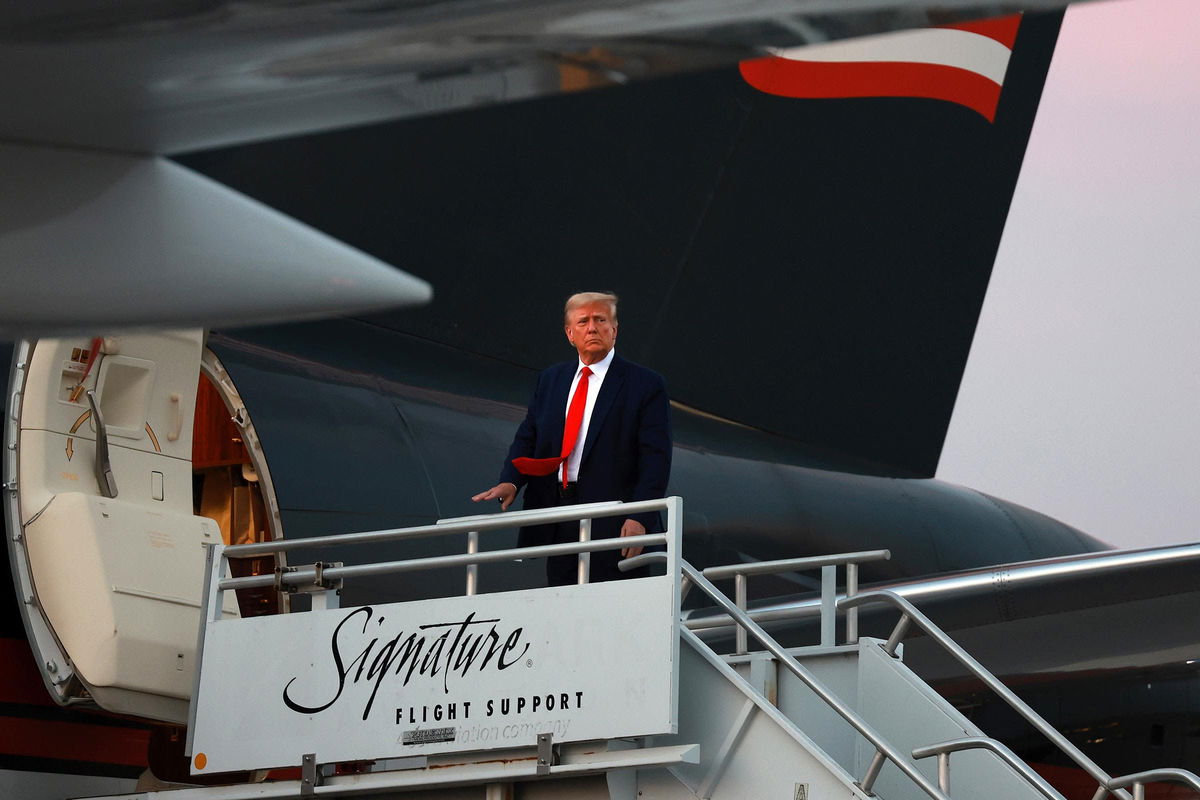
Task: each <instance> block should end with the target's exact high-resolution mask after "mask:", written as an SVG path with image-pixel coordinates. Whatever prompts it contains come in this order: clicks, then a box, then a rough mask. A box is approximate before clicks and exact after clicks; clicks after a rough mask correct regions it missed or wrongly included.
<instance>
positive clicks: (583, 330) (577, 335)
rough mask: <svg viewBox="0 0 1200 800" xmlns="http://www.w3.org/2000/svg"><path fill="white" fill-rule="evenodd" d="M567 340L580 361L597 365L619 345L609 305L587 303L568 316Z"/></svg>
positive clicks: (573, 310)
mask: <svg viewBox="0 0 1200 800" xmlns="http://www.w3.org/2000/svg"><path fill="white" fill-rule="evenodd" d="M566 329H567V340H568V341H569V342H570V343H571V344H572V345H574V346H575V349H576V350H577V351H578V352H579V360H580V361H582V362H583V363H585V364H595V363H596V362H597V361H600V360H601V359H603V358H604V357H605V356H606V355H608V351H609V350H612V349H613V345H614V344H616V343H617V323H616V322H615V321H614V320H613V318H612V309H611V308H609V305H608V303H605V302H599V303H587V304H585V305H582V306H579V307H578V308H573V309H571V311H570V313H568V314H567V325H566Z"/></svg>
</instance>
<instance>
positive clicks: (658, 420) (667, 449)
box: [632, 374, 671, 531]
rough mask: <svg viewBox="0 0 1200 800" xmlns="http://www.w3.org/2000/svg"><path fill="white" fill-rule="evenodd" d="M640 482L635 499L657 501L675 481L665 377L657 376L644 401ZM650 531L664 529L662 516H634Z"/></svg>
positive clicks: (639, 446)
mask: <svg viewBox="0 0 1200 800" xmlns="http://www.w3.org/2000/svg"><path fill="white" fill-rule="evenodd" d="M637 471H638V474H637V482H636V483H635V484H634V488H633V498H632V499H633V500H634V501H637V500H657V499H658V498H660V497H665V496H666V494H667V483H668V482H669V481H670V478H671V401H670V398H669V397H668V396H667V384H666V381H664V380H663V379H662V376H660V375H657V374H654V375H653V380H652V382H651V384H650V387H649V390H648V391H647V392H646V394H645V396H644V397H643V398H642V404H641V408H640V413H639V420H638V433H637ZM633 519H636V520H637V521H638V522H640V523H642V525H644V526H645V527H646V530H647V531H657V530H662V517H661V516H660V515H659V514H658V513H657V512H654V511H651V512H648V513H645V514H637V515H635V516H634V517H633Z"/></svg>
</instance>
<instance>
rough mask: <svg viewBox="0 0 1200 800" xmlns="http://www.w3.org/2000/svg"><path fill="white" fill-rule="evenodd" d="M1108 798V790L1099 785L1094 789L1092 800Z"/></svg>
mask: <svg viewBox="0 0 1200 800" xmlns="http://www.w3.org/2000/svg"><path fill="white" fill-rule="evenodd" d="M1106 797H1108V789H1107V788H1106V787H1105V786H1103V785H1101V786H1097V787H1096V793H1095V794H1094V795H1092V800H1104V798H1106Z"/></svg>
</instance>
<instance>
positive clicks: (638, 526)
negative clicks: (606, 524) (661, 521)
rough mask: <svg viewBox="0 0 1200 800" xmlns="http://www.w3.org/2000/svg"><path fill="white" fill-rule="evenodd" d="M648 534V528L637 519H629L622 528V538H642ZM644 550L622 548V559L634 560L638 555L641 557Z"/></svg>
mask: <svg viewBox="0 0 1200 800" xmlns="http://www.w3.org/2000/svg"><path fill="white" fill-rule="evenodd" d="M645 532H646V526H645V525H643V524H642V523H640V522H638V521H637V520H636V519H627V520H625V524H624V525H622V526H621V535H622V536H641V535H642V534H644V533H645ZM641 552H642V548H641V547H640V546H639V547H622V548H621V558H633V557H634V556H636V555H641Z"/></svg>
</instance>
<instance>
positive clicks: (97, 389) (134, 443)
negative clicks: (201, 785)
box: [5, 330, 236, 722]
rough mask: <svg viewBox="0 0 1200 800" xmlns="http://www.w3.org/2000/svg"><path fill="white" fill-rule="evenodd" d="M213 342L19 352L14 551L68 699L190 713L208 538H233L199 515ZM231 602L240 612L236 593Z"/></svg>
mask: <svg viewBox="0 0 1200 800" xmlns="http://www.w3.org/2000/svg"><path fill="white" fill-rule="evenodd" d="M203 347H204V332H203V331H200V330H188V331H171V332H162V333H146V334H130V335H124V336H117V337H111V338H104V339H91V338H84V337H79V338H63V339H41V340H38V341H37V342H34V343H22V344H21V345H20V346H19V348H18V350H17V354H16V366H15V369H14V373H13V381H12V384H11V391H12V393H13V394H12V397H10V419H9V420H8V425H7V426H6V427H7V430H8V439H9V441H8V453H7V454H6V455H7V456H8V459H7V461H6V479H7V480H9V481H10V484H9V488H10V491H8V492H6V493H5V495H6V501H7V502H8V504H9V509H8V512H9V516H8V521H9V524H10V530H11V531H12V532H13V533H14V535H13V536H10V537H9V539H10V542H9V547H10V555H11V556H12V560H13V564H14V573H15V574H16V577H17V581H18V584H19V586H18V591H19V592H20V593H21V598H22V600H23V603H22V607H23V612H24V616H25V623H26V628H27V630H28V632H29V634H30V643H31V645H32V646H33V648H34V651H35V656H36V657H37V658H38V663H39V665H41V666H42V669H43V677H44V678H45V680H46V684H47V686H48V687H49V688H50V690H51V693H52V694H53V695H54V697H55V698H56V699H57V700H58V701H59V702H60V703H70V702H80V701H87V700H92V701H94V702H95V703H96V704H98V705H100V706H101V707H102V708H105V709H108V710H110V711H114V712H119V713H124V714H131V715H136V716H141V717H150V718H155V719H162V720H169V721H174V722H179V721H183V720H186V718H187V703H188V698H189V695H190V693H191V686H192V673H193V669H192V666H193V661H194V658H195V644H196V632H197V624H198V620H199V606H200V596H201V583H202V579H201V574H202V572H203V567H204V560H205V548H204V545H206V544H212V543H217V542H220V541H221V530H220V528H219V526H218V524H217V523H216V522H214V521H213V520H211V519H207V518H205V517H201V516H198V515H196V514H195V513H194V510H193V498H192V481H193V474H192V427H193V415H194V411H195V405H196V394H197V380H198V377H199V375H200V360H201V354H202V351H203ZM13 445H15V448H14V447H13ZM13 481H15V487H14V486H13V485H12V483H11V482H13ZM18 532H19V534H20V535H15V534H17V533H18ZM226 610H227V611H229V612H231V613H236V604H235V602H234V601H233V599H232V598H231V600H230V604H229V608H228V609H226Z"/></svg>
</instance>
